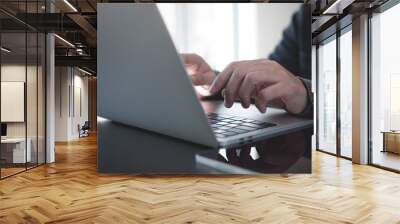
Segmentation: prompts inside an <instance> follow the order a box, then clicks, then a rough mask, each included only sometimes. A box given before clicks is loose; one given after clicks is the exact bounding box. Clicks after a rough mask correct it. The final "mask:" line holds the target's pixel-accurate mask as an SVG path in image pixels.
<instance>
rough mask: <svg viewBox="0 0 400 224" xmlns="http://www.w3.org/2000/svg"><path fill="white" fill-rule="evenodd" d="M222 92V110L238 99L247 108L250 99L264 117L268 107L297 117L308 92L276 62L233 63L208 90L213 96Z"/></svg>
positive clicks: (305, 104) (303, 106)
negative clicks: (281, 109) (223, 106)
mask: <svg viewBox="0 0 400 224" xmlns="http://www.w3.org/2000/svg"><path fill="white" fill-rule="evenodd" d="M221 89H224V90H223V95H224V97H225V106H226V107H231V106H232V105H233V102H234V100H235V99H237V98H239V99H240V102H241V104H242V106H243V107H244V108H248V107H249V106H250V103H251V99H252V98H253V99H255V104H256V107H257V108H258V110H259V111H260V112H263V113H265V111H266V108H267V107H268V106H272V107H280V108H284V109H286V110H287V111H289V112H291V113H300V112H302V111H303V110H304V109H305V107H306V106H307V90H306V88H305V87H304V85H303V83H302V81H300V79H298V78H297V77H296V76H294V75H293V74H291V73H290V72H289V71H288V70H286V69H285V68H284V67H282V66H281V65H280V64H278V63H277V62H275V61H271V60H267V59H259V60H251V61H239V62H233V63H231V64H230V65H229V66H227V67H226V68H225V69H224V71H222V72H221V73H220V74H219V75H218V77H217V78H216V79H215V80H214V82H213V84H212V85H211V87H210V93H211V94H214V93H216V92H218V91H220V90H221Z"/></svg>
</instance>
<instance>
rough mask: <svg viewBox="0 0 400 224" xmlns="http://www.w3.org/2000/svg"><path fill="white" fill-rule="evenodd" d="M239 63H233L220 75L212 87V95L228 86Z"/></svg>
mask: <svg viewBox="0 0 400 224" xmlns="http://www.w3.org/2000/svg"><path fill="white" fill-rule="evenodd" d="M239 63H240V62H232V63H230V64H229V65H228V66H227V67H226V68H225V69H224V70H223V71H222V72H221V73H219V75H218V76H217V77H216V78H215V80H214V82H213V83H212V84H211V86H210V92H211V93H212V94H214V93H217V92H218V91H220V90H221V89H222V88H223V87H224V86H225V85H226V83H227V82H228V80H229V78H230V77H231V75H232V72H233V71H234V70H235V68H236V67H237V66H239Z"/></svg>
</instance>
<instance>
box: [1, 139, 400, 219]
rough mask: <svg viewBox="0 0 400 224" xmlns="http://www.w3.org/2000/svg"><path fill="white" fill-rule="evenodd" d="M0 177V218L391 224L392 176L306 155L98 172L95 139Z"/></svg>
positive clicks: (398, 206)
mask: <svg viewBox="0 0 400 224" xmlns="http://www.w3.org/2000/svg"><path fill="white" fill-rule="evenodd" d="M56 158H57V161H56V163H54V164H48V165H45V166H41V167H38V168H36V169H33V170H29V171H27V172H25V173H21V174H19V175H16V176H14V177H10V178H7V179H5V180H2V181H0V223H7V224H8V223H118V224H123V223H374V224H375V223H399V224H400V212H399V211H400V175H399V174H395V173H391V172H387V171H384V170H380V169H377V168H374V167H369V166H361V165H354V164H352V163H351V162H350V161H347V160H343V159H339V158H336V157H333V156H330V155H326V154H323V153H320V152H313V174H310V175H278V174H276V175H255V176H241V175H240V176H238V175H226V176H190V175H189V176H154V175H153V176H143V175H125V174H124V175H122V174H98V173H97V171H96V138H95V137H89V138H84V139H81V140H79V141H73V142H69V143H61V144H57V146H56Z"/></svg>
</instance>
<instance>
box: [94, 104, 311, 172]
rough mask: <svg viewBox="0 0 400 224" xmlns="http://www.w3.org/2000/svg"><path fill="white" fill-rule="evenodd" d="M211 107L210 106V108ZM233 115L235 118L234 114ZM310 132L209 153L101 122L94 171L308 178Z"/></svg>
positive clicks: (191, 146) (111, 123) (168, 138)
mask: <svg viewBox="0 0 400 224" xmlns="http://www.w3.org/2000/svg"><path fill="white" fill-rule="evenodd" d="M213 105H214V106H215V105H216V104H214V103H210V106H213ZM236 113H239V112H238V111H237V110H236ZM311 135H312V128H310V129H305V130H302V131H297V132H293V133H290V134H286V135H282V136H277V137H274V138H270V139H266V140H263V141H260V142H257V143H255V144H253V145H249V146H247V147H241V148H238V149H229V150H225V149H219V150H216V149H210V148H207V147H204V146H201V145H196V144H192V143H190V142H185V141H182V140H179V139H175V138H171V137H167V136H164V135H160V134H156V133H153V132H149V131H145V130H142V129H138V128H134V127H130V126H125V125H122V124H118V123H115V122H112V121H107V120H105V121H104V120H103V121H101V122H99V123H98V170H99V171H100V172H112V173H115V172H118V173H121V172H122V173H157V174H159V173H184V174H187V173H189V174H190V173H254V172H257V173H310V172H311Z"/></svg>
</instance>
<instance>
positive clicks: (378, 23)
mask: <svg viewBox="0 0 400 224" xmlns="http://www.w3.org/2000/svg"><path fill="white" fill-rule="evenodd" d="M398 21H400V4H398V5H395V6H393V7H392V8H390V9H388V10H386V11H384V12H382V13H377V14H374V15H373V17H372V18H371V41H372V43H371V47H372V48H371V53H372V54H371V60H372V63H371V97H370V104H371V106H370V108H371V110H370V121H371V125H370V128H371V130H370V137H371V141H372V148H371V150H372V151H371V155H370V156H371V162H372V163H373V164H375V165H379V166H384V167H387V168H391V169H396V170H400V155H399V153H400V133H397V132H398V131H400V100H399V97H400V63H399V60H398V58H399V57H398V55H399V52H400V43H399V40H400V32H398V29H397V27H398Z"/></svg>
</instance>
